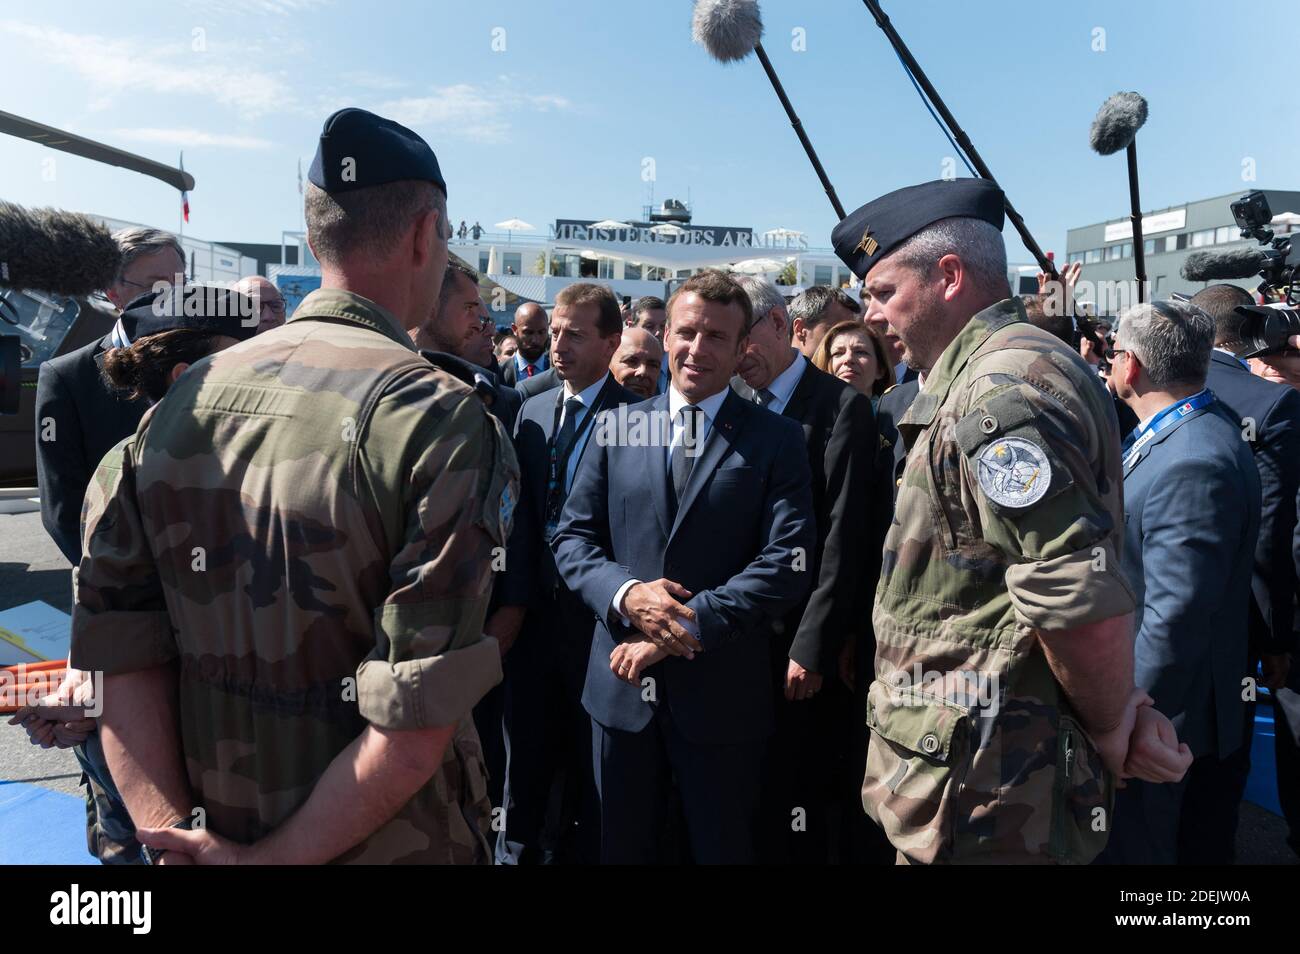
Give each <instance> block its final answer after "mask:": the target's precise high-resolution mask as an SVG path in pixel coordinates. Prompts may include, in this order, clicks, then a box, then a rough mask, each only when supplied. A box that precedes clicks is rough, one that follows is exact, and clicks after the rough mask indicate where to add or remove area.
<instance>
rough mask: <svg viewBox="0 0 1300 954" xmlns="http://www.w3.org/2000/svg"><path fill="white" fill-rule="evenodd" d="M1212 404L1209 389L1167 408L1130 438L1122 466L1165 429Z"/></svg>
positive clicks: (1212, 395) (1212, 397)
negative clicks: (1134, 436) (1135, 435)
mask: <svg viewBox="0 0 1300 954" xmlns="http://www.w3.org/2000/svg"><path fill="white" fill-rule="evenodd" d="M1213 403H1214V392H1213V391H1211V390H1210V389H1209V388H1206V389H1205V390H1203V391H1201V392H1200V393H1199V394H1193V395H1192V396H1191V397H1189V398H1188V399H1187V400H1186V401H1180V402H1179V403H1177V404H1175V405H1174V406H1173V407H1167V408H1165V409H1164V410H1163V411H1161V412H1160V413H1159V414H1157V415H1156V416H1155V417H1154V418H1153V419H1152V421H1151V423H1150V424H1148V425H1147V426H1146V427H1144V428H1143V429H1142V430H1141V431H1140V432H1139V433H1138V434H1137V437H1136V438H1132V437H1130V440H1131V441H1132V443H1130V444H1129V445H1128V446H1127V447H1126V450H1127V453H1126V454H1125V456H1124V466H1125V467H1127V466H1128V465H1129V463H1130V462H1131V461H1132V460H1133V459H1134V458H1135V457H1136V456H1137V455H1138V454H1139V453H1140V452H1141V451H1142V448H1143V447H1145V446H1146V445H1147V444H1149V443H1150V442H1151V439H1152V438H1153V437H1155V436H1156V435H1157V434H1159V433H1160V432H1161V431H1163V430H1165V429H1166V428H1170V427H1173V426H1174V425H1175V424H1177V423H1178V422H1179V421H1181V420H1182V419H1183V418H1185V417H1186V416H1187V415H1188V414H1191V413H1193V412H1194V411H1199V410H1200V409H1201V408H1203V407H1209V406H1210V405H1211V404H1213Z"/></svg>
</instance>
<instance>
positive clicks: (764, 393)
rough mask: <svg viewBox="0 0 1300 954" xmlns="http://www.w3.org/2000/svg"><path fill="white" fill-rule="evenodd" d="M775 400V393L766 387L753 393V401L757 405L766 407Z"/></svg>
mask: <svg viewBox="0 0 1300 954" xmlns="http://www.w3.org/2000/svg"><path fill="white" fill-rule="evenodd" d="M775 400H776V395H775V394H773V393H772V392H771V391H769V390H768V389H767V388H763V389H762V390H760V391H758V392H756V393H755V394H754V403H755V404H757V405H758V406H759V407H767V406H768V405H769V404H771V403H772V402H773V401H775Z"/></svg>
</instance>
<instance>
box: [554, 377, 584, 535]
mask: <svg viewBox="0 0 1300 954" xmlns="http://www.w3.org/2000/svg"><path fill="white" fill-rule="evenodd" d="M585 406H586V405H584V404H583V403H582V402H581V401H580V400H578V399H577V398H576V397H571V398H569V399H568V400H567V401H565V402H564V421H563V422H562V423H561V424H560V429H559V430H558V431H557V432H556V434H555V437H554V439H553V442H552V444H551V461H552V464H551V468H552V470H551V479H550V480H549V481H548V482H547V487H546V522H547V524H548V526H549V525H551V524H554V523H555V522H556V521H558V520H559V517H560V510H561V509H562V508H563V507H564V496H565V486H564V484H565V475H566V474H567V473H568V469H569V452H570V451H571V450H572V449H573V438H574V435H575V434H576V433H577V431H578V412H579V411H581V410H582V409H583V408H584V407H585Z"/></svg>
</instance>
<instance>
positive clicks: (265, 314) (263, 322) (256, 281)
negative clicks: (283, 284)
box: [235, 275, 285, 335]
mask: <svg viewBox="0 0 1300 954" xmlns="http://www.w3.org/2000/svg"><path fill="white" fill-rule="evenodd" d="M235 291H237V292H240V293H241V294H244V295H247V296H248V297H249V298H251V299H253V301H254V302H255V303H256V304H257V332H256V333H257V334H259V335H260V334H262V333H263V332H266V331H270V330H271V329H272V328H279V327H280V326H281V325H282V324H284V318H285V314H284V296H283V295H281V294H280V289H278V288H276V287H275V284H274V283H273V282H272V281H271V280H270V279H268V278H263V277H262V276H261V275H249V276H248V277H247V278H241V279H240V280H239V281H238V282H236V283H235Z"/></svg>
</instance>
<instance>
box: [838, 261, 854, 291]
mask: <svg viewBox="0 0 1300 954" xmlns="http://www.w3.org/2000/svg"><path fill="white" fill-rule="evenodd" d="M852 277H853V273H852V272H850V271H849V270H848V269H847V268H841V267H840V266H838V265H837V266H835V287H836V288H843V287H844V286H845V285H847V284H848V283H849V280H850V279H851V278H852Z"/></svg>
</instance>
